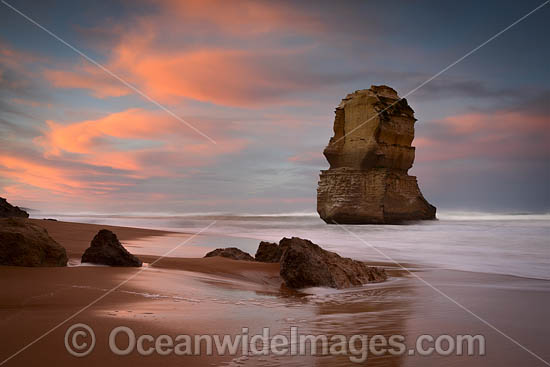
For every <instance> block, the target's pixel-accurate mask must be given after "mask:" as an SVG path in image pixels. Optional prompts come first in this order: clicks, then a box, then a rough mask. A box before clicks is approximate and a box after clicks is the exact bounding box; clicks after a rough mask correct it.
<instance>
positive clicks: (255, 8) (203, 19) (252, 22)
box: [156, 0, 325, 37]
mask: <svg viewBox="0 0 550 367" xmlns="http://www.w3.org/2000/svg"><path fill="white" fill-rule="evenodd" d="M156 4H158V3H156ZM160 12H161V14H162V16H163V17H164V18H166V17H167V16H168V17H171V18H172V19H174V16H175V18H176V19H177V20H178V21H179V22H181V23H185V24H190V25H191V26H198V25H200V26H202V28H204V27H205V25H210V26H212V27H214V29H215V30H217V31H223V32H230V33H232V34H233V35H245V36H247V37H249V36H250V35H251V34H258V33H267V32H272V31H279V32H281V31H284V30H293V31H294V32H299V33H313V32H318V31H320V30H322V29H324V28H325V26H324V24H323V22H322V21H321V20H320V19H318V18H317V17H315V16H314V15H313V14H312V13H311V12H306V11H304V10H301V9H299V8H297V7H296V6H290V5H288V4H284V3H281V2H260V1H254V0H236V1H229V2H226V1H221V2H220V1H216V0H187V1H179V0H169V1H165V2H163V3H162V7H161V9H160ZM181 23H180V24H181Z"/></svg>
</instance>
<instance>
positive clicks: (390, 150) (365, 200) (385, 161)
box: [317, 86, 436, 224]
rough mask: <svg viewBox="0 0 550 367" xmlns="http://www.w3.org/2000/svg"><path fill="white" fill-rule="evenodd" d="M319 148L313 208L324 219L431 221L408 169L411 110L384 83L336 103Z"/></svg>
mask: <svg viewBox="0 0 550 367" xmlns="http://www.w3.org/2000/svg"><path fill="white" fill-rule="evenodd" d="M335 114H336V116H335V119H334V136H333V137H332V138H331V139H330V142H329V144H328V145H327V147H326V148H325V150H324V152H323V153H324V155H325V157H326V158H327V160H328V162H329V163H330V168H329V169H328V170H326V171H321V175H320V180H319V186H318V188H317V211H318V212H319V215H320V216H321V218H322V219H323V220H324V221H325V222H327V223H341V224H369V223H399V222H402V221H408V220H422V219H435V211H436V208H435V207H434V206H432V205H430V204H429V203H428V202H427V201H426V199H424V197H423V196H422V193H421V192H420V189H419V187H418V183H417V181H416V177H415V176H409V175H408V174H407V172H408V170H409V169H410V168H411V167H412V165H413V161H414V154H415V148H414V147H412V146H411V144H412V141H413V139H414V124H415V121H416V119H415V118H414V111H413V110H412V108H411V107H409V105H408V104H407V100H406V99H400V98H399V96H398V95H397V92H396V91H395V90H393V89H392V88H390V87H387V86H371V88H370V89H363V90H359V91H356V92H355V93H352V94H348V95H347V96H346V98H344V99H343V100H342V102H341V103H340V105H339V106H338V107H336V112H335Z"/></svg>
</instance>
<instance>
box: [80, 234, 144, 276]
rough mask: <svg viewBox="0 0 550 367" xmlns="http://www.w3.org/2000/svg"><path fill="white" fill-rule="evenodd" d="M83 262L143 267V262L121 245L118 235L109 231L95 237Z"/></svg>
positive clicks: (83, 257)
mask: <svg viewBox="0 0 550 367" xmlns="http://www.w3.org/2000/svg"><path fill="white" fill-rule="evenodd" d="M82 262H83V263H92V264H101V265H110V266H136V267H139V266H141V265H142V263H141V260H139V259H138V258H137V257H136V256H134V255H132V254H131V253H129V252H128V250H126V249H125V248H124V247H123V246H122V245H121V244H120V241H119V240H118V238H117V236H116V234H114V233H113V232H111V231H109V230H107V229H102V230H100V231H99V232H98V233H97V234H96V235H95V237H94V239H93V240H92V243H91V244H90V247H88V248H87V249H86V251H85V252H84V255H82Z"/></svg>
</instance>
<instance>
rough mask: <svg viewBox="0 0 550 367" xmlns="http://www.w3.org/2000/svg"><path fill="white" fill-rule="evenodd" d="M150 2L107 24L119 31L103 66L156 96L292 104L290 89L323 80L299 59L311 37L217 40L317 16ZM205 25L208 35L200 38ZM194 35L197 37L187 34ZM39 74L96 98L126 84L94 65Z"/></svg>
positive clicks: (295, 26)
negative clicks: (125, 19)
mask: <svg viewBox="0 0 550 367" xmlns="http://www.w3.org/2000/svg"><path fill="white" fill-rule="evenodd" d="M155 5H156V6H157V7H158V9H157V11H156V12H151V13H150V14H148V15H147V16H141V17H139V18H134V19H132V20H131V21H130V23H129V24H128V25H127V29H126V31H125V32H120V25H118V24H117V25H116V26H113V25H111V27H113V35H114V36H115V37H118V38H119V39H118V42H117V43H116V44H115V45H113V46H112V47H110V51H111V52H110V54H108V55H107V61H106V62H105V66H106V67H107V68H108V69H109V70H112V71H113V72H114V73H115V74H117V75H119V76H120V77H122V78H123V79H124V80H126V81H128V82H129V83H131V84H133V85H135V86H136V87H137V88H139V89H140V90H142V91H143V92H145V93H146V94H147V95H149V96H150V97H152V98H154V99H155V100H158V101H159V102H161V103H165V104H176V103H178V102H181V100H182V99H192V100H197V101H202V102H210V103H214V104H218V105H224V106H238V107H250V106H257V105H259V104H267V103H281V102H284V103H293V104H295V103H296V100H295V98H291V97H289V96H288V95H289V94H290V93H293V92H296V91H304V90H310V89H311V88H312V85H316V86H321V85H324V80H323V77H324V76H323V75H322V74H321V75H316V74H315V75H314V74H313V73H312V71H311V68H310V66H311V65H310V64H309V63H307V62H306V61H305V54H306V53H307V52H308V51H310V50H311V49H312V48H315V45H314V44H312V45H311V46H304V45H301V46H300V47H295V48H292V47H289V46H283V45H279V44H278V42H276V41H268V43H266V42H262V43H261V44H262V45H263V46H261V47H257V46H254V47H250V45H249V44H248V43H247V42H241V43H237V44H235V43H234V44H233V45H232V46H227V45H228V44H229V43H225V45H224V46H223V47H222V46H220V45H219V44H220V43H219V42H217V41H216V38H217V37H224V36H225V37H226V36H227V34H228V33H229V34H231V36H232V37H235V34H239V35H240V36H241V37H243V38H246V39H248V40H250V39H251V38H254V37H255V36H254V35H263V36H266V35H271V33H269V32H275V31H277V32H279V33H278V34H284V31H288V30H292V34H293V35H294V36H297V35H300V34H309V33H310V32H317V31H319V30H320V29H321V28H322V22H320V21H319V20H318V19H316V18H314V17H312V16H311V15H309V14H308V13H306V12H304V11H301V10H299V9H297V8H294V7H290V6H288V5H285V4H281V3H276V2H272V3H260V2H256V1H235V2H218V1H183V2H182V1H166V2H162V3H155ZM209 31H211V32H213V33H214V34H215V35H212V37H211V38H208V40H204V38H205V35H204V33H205V32H206V33H209ZM167 35H169V36H167ZM193 37H200V38H201V39H202V40H201V42H193V41H191V39H192V38H193ZM187 39H190V41H185V42H182V40H187ZM44 77H45V78H46V79H47V80H49V81H50V82H51V83H52V84H53V85H54V86H56V87H59V88H81V89H88V90H90V91H91V92H92V94H93V95H94V96H96V97H98V98H106V97H118V96H123V95H127V94H129V93H130V92H131V90H129V89H128V88H126V87H125V86H124V85H123V84H122V83H120V82H119V81H117V80H116V79H114V78H112V77H111V76H109V75H108V74H106V73H105V72H104V71H102V70H100V69H99V68H97V67H96V66H94V65H88V66H83V65H79V66H77V67H75V68H74V69H72V70H60V69H50V70H46V71H45V72H44Z"/></svg>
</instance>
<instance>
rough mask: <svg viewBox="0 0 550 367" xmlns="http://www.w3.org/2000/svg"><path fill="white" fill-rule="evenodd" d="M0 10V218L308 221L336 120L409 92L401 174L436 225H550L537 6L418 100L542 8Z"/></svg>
mask: <svg viewBox="0 0 550 367" xmlns="http://www.w3.org/2000/svg"><path fill="white" fill-rule="evenodd" d="M5 2H7V3H8V4H9V5H11V6H12V7H14V8H16V9H17V10H18V11H20V12H21V13H22V14H24V15H25V16H27V17H29V18H31V19H32V20H34V21H35V22H36V23H38V24H39V25H40V26H42V27H44V28H45V29H47V30H49V31H50V32H52V33H53V34H54V35H55V36H56V37H59V38H60V39H62V40H63V41H64V42H66V43H67V44H69V45H70V46H71V47H72V48H75V49H77V50H79V51H80V52H81V53H82V54H83V55H85V56H86V57H83V56H82V55H81V54H79V53H77V52H76V51H75V50H74V49H72V48H70V47H68V46H67V45H66V44H64V43H63V42H61V41H60V40H58V39H56V38H55V37H54V36H52V35H50V34H48V33H47V32H46V31H45V30H44V29H41V28H40V27H39V26H37V25H35V24H33V23H32V22H31V21H29V20H28V19H26V18H25V17H24V16H23V15H21V14H19V13H17V12H15V11H14V10H13V9H11V8H10V7H8V6H7V5H6V4H5ZM5 2H4V1H3V2H2V3H0V196H2V197H6V198H8V200H9V201H10V202H12V203H14V204H17V205H20V206H24V207H27V208H32V209H36V210H41V211H44V212H50V213H90V212H95V213H174V214H177V213H198V212H224V213H284V212H314V211H315V206H316V187H317V182H318V178H319V172H320V170H322V169H327V168H328V163H327V162H326V160H325V159H324V157H323V155H322V151H323V149H324V147H325V146H326V144H327V143H328V140H329V138H330V137H331V136H332V124H333V121H334V108H335V107H336V106H337V105H338V104H339V102H340V100H341V99H342V98H343V97H345V96H346V94H348V93H351V92H353V91H355V90H358V89H365V88H369V87H370V86H371V85H379V84H386V85H389V86H391V87H393V88H394V89H396V90H397V91H398V93H399V95H400V96H403V95H406V94H409V92H410V91H413V90H414V92H413V93H410V95H408V96H407V100H408V102H409V104H410V105H411V107H412V108H413V109H414V110H415V117H416V118H417V119H418V121H417V123H416V138H415V140H414V142H413V145H414V146H416V160H415V163H414V166H413V168H412V169H411V170H410V171H409V173H410V174H412V175H415V176H417V177H418V181H419V185H420V188H421V190H422V192H423V194H424V196H425V197H426V199H427V200H428V201H429V202H431V203H432V204H434V205H435V206H436V207H438V209H439V210H471V211H493V212H495V211H498V212H502V211H506V212H548V211H550V189H549V182H550V163H549V160H550V68H549V61H548V60H550V43H549V42H548V35H549V34H550V22H549V21H548V20H549V19H550V4H547V5H545V6H543V7H542V8H540V9H539V10H538V11H536V12H534V13H533V14H532V15H530V16H528V17H527V18H525V19H524V20H523V21H521V22H520V23H518V24H517V25H515V26H514V27H512V28H510V29H509V30H507V31H506V32H504V33H502V34H501V35H500V36H498V37H497V38H495V39H494V40H492V41H490V42H489V43H487V44H486V45H484V46H483V47H481V48H479V49H478V50H477V51H475V52H474V53H472V54H471V55H469V56H468V57H467V58H465V59H463V60H462V61H460V62H459V63H457V64H456V65H454V66H453V67H451V68H449V69H448V70H446V71H445V72H444V73H442V74H441V75H439V76H438V77H436V78H435V79H433V80H432V81H430V82H429V83H427V84H425V85H423V86H422V87H421V88H418V89H417V90H415V88H417V87H418V86H419V85H421V84H422V83H423V82H424V81H426V80H427V79H429V78H431V77H432V76H434V75H436V74H437V73H439V72H440V71H442V70H443V69H444V68H446V67H447V66H449V65H450V64H451V63H453V62H455V61H456V60H458V59H459V58H461V57H463V56H464V55H465V54H467V53H468V52H470V51H471V50H473V49H474V48H476V47H477V46H478V45H480V44H482V43H484V42H485V41H487V40H488V39H490V38H491V37H492V36H494V35H495V34H496V33H498V32H499V31H501V30H503V29H505V28H506V27H508V26H509V25H511V24H512V23H513V22H515V21H516V20H518V19H519V18H521V17H522V16H524V15H525V14H527V13H529V12H530V11H532V10H533V9H535V8H536V7H537V6H539V5H540V4H541V3H543V0H539V1H530V0H525V1H483V2H479V1H460V2H456V1H393V0H388V1H384V2H381V1H345V2H335V1H265V2H264V1H251V0H250V1H249V0H243V1H211V0H201V1H195V0H189V1H185V0H182V1H176V0H173V1H172V0H166V1H152V0H137V1H136V0H134V1H130V0H120V1H98V2H84V1H48V0H45V1H40V2H37V1H26V0H6V1H5ZM87 58H89V59H91V60H94V61H95V62H96V63H97V64H95V63H93V62H90V61H89V60H88V59H87ZM98 64H99V65H100V66H101V67H100V66H98ZM129 85H130V86H131V87H129Z"/></svg>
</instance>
